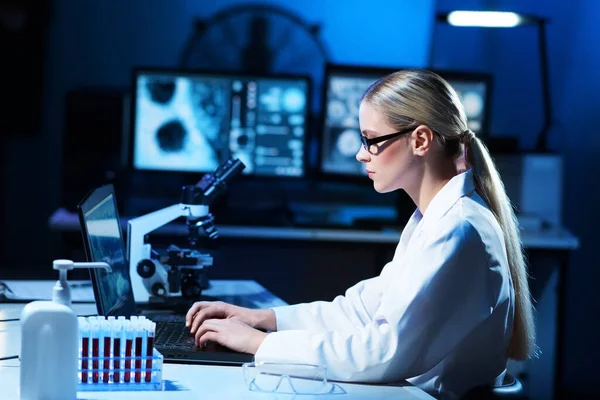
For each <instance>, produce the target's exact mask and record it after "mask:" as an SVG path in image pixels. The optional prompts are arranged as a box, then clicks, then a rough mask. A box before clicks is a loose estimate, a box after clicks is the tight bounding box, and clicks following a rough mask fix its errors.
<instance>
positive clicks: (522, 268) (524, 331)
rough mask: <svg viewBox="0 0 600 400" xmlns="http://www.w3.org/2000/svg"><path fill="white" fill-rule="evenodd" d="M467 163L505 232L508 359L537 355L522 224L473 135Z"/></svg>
mask: <svg viewBox="0 0 600 400" xmlns="http://www.w3.org/2000/svg"><path fill="white" fill-rule="evenodd" d="M466 137H467V140H466V142H467V143H466V149H465V151H466V152H467V162H468V164H469V166H470V167H471V170H472V171H473V177H474V180H475V188H476V190H477V192H478V193H479V195H480V196H481V197H482V198H483V199H484V200H485V202H486V203H487V205H488V207H489V208H490V210H491V211H492V213H493V214H494V215H495V217H496V220H497V221H498V223H499V224H500V227H501V228H502V232H503V233H504V242H505V246H506V256H507V258H508V266H509V268H510V276H511V279H512V282H513V287H514V291H515V318H514V325H513V333H512V339H511V342H510V346H509V348H508V356H509V357H510V358H513V359H515V360H524V359H526V358H528V357H530V356H532V355H534V354H535V353H537V348H536V345H535V326H534V321H533V305H532V302H531V295H530V293H529V283H528V275H527V265H526V262H525V256H524V254H523V246H522V243H521V238H520V235H519V225H518V221H517V218H516V216H515V213H514V211H513V208H512V205H511V202H510V200H509V198H508V196H507V195H506V191H505V189H504V184H503V183H502V180H501V178H500V174H499V173H498V171H497V169H496V166H495V165H494V161H493V160H492V158H491V157H490V154H489V152H488V150H487V147H486V146H485V145H484V144H483V143H482V142H481V141H480V140H479V139H478V138H477V137H476V136H475V135H474V134H472V133H471V134H469V135H466Z"/></svg>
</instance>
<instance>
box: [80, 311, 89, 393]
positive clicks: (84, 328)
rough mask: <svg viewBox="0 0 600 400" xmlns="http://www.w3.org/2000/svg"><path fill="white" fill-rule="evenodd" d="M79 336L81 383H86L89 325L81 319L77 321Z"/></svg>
mask: <svg viewBox="0 0 600 400" xmlns="http://www.w3.org/2000/svg"><path fill="white" fill-rule="evenodd" d="M79 332H80V335H81V382H82V383H87V382H88V360H89V357H90V353H89V351H90V324H89V323H88V322H87V321H86V320H85V318H82V319H80V320H79Z"/></svg>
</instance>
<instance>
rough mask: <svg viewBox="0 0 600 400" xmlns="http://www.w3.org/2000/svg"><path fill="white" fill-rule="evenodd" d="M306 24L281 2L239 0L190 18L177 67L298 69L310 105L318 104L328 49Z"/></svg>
mask: <svg viewBox="0 0 600 400" xmlns="http://www.w3.org/2000/svg"><path fill="white" fill-rule="evenodd" d="M320 29H321V28H320V25H318V24H310V23H308V22H306V21H304V20H303V19H302V18H300V17H299V16H297V15H296V14H294V13H292V12H290V11H289V10H286V9H284V8H281V7H277V6H273V5H265V4H244V5H237V6H233V7H230V8H226V9H224V10H222V11H220V12H218V13H216V14H215V15H213V16H211V17H209V18H206V19H200V18H199V19H196V20H195V21H194V29H193V32H192V35H191V36H190V38H189V40H188V41H187V43H186V45H185V47H184V49H183V51H182V54H181V59H180V65H181V67H182V68H191V69H216V70H222V71H236V72H247V73H258V74H262V73H272V74H299V75H308V76H310V77H311V78H312V80H313V88H314V91H313V110H318V109H319V108H320V101H321V99H320V97H321V90H320V87H321V83H322V80H323V71H324V68H325V64H326V62H327V60H328V52H327V50H326V48H325V46H324V44H323V42H322V41H321V39H320V37H319V32H320Z"/></svg>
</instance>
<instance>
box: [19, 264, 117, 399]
mask: <svg viewBox="0 0 600 400" xmlns="http://www.w3.org/2000/svg"><path fill="white" fill-rule="evenodd" d="M53 267H54V269H56V270H59V273H60V277H59V280H58V281H57V282H56V285H55V286H54V288H53V292H52V301H33V302H31V303H29V304H27V305H26V306H25V307H24V308H23V311H22V312H21V356H20V358H21V371H20V392H21V399H22V400H75V399H76V398H77V369H78V359H79V356H78V350H79V343H78V333H79V326H78V321H77V315H76V314H75V312H73V310H72V309H71V291H70V289H69V283H68V282H67V271H68V270H71V269H73V268H105V269H106V270H108V271H110V270H111V268H110V266H109V265H108V264H106V263H74V262H73V261H71V260H55V261H54V263H53Z"/></svg>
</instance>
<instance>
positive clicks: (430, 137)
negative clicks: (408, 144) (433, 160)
mask: <svg viewBox="0 0 600 400" xmlns="http://www.w3.org/2000/svg"><path fill="white" fill-rule="evenodd" d="M411 136H412V137H411V139H412V143H413V153H414V155H416V156H421V157H422V156H424V155H425V154H427V152H429V149H431V146H432V145H433V142H434V141H435V133H433V131H432V130H431V128H429V127H428V126H427V125H419V126H418V127H417V128H416V129H415V130H414V131H413V133H412V134H411Z"/></svg>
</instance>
